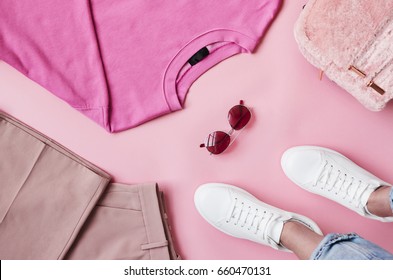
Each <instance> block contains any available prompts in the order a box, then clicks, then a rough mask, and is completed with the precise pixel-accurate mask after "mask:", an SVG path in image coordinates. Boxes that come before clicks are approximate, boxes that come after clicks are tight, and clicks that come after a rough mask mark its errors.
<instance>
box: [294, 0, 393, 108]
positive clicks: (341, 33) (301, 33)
mask: <svg viewBox="0 0 393 280" xmlns="http://www.w3.org/2000/svg"><path fill="white" fill-rule="evenodd" d="M295 38H296V41H297V43H298V45H299V48H300V51H301V52H302V53H303V55H304V56H305V57H306V59H307V60H308V61H309V62H310V63H311V64H313V65H314V66H316V67H317V68H319V69H321V70H322V71H323V72H324V73H325V74H326V76H327V77H329V78H330V79H331V80H332V81H334V82H336V83H337V84H338V85H339V86H341V87H342V88H344V89H345V90H346V91H348V92H349V93H351V94H352V95H353V96H354V97H355V98H356V99H357V100H358V101H359V102H360V103H362V104H363V105H364V106H365V107H366V108H368V109H370V110H373V111H379V110H381V109H383V108H384V107H385V105H386V103H387V102H388V101H389V100H390V99H392V98H393V0H310V1H308V3H307V5H306V6H305V7H304V10H303V11H302V13H301V15H300V17H299V19H298V20H297V22H296V25H295Z"/></svg>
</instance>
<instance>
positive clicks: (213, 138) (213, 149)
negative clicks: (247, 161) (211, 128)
mask: <svg viewBox="0 0 393 280" xmlns="http://www.w3.org/2000/svg"><path fill="white" fill-rule="evenodd" d="M230 142H231V137H230V136H229V134H227V133H225V132H222V131H215V132H213V133H210V134H209V136H208V138H207V141H206V144H205V146H206V149H207V150H208V151H209V152H210V153H212V154H215V155H217V154H221V153H222V152H223V151H225V149H226V148H228V146H229V143H230Z"/></svg>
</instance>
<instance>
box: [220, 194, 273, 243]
mask: <svg viewBox="0 0 393 280" xmlns="http://www.w3.org/2000/svg"><path fill="white" fill-rule="evenodd" d="M273 217H274V214H273V213H271V212H268V211H266V210H263V209H260V208H258V207H256V206H255V205H254V204H250V203H247V202H244V201H242V200H241V199H240V198H238V197H235V203H234V205H233V208H232V210H231V211H229V215H228V217H227V219H226V223H233V225H235V226H237V227H240V228H241V229H242V230H247V231H248V232H249V233H250V234H253V235H256V236H261V237H262V238H263V240H268V239H269V240H271V241H273V242H274V243H276V242H275V241H274V240H273V239H272V238H271V237H270V236H269V235H268V233H267V225H268V224H269V222H270V221H271V220H272V219H273Z"/></svg>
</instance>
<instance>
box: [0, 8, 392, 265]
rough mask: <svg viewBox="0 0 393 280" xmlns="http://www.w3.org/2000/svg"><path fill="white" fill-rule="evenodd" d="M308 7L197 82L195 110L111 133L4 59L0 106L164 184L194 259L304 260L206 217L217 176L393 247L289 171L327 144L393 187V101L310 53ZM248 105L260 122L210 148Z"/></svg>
mask: <svg viewBox="0 0 393 280" xmlns="http://www.w3.org/2000/svg"><path fill="white" fill-rule="evenodd" d="M302 5H303V3H300V2H298V1H284V4H283V7H282V10H281V12H280V13H279V15H278V17H277V18H276V20H275V21H274V22H273V24H272V26H271V27H270V29H269V31H268V32H267V35H266V36H265V37H264V39H263V41H262V43H261V44H260V46H259V48H258V49H257V51H256V53H255V54H252V55H250V54H242V55H237V56H235V57H232V58H230V59H228V60H226V61H224V62H222V63H220V64H219V65H217V66H215V67H214V68H212V69H211V70H209V71H208V72H207V73H205V74H204V75H203V76H202V77H200V78H199V79H198V80H197V81H196V82H195V83H194V84H193V86H192V87H191V89H190V91H189V93H188V95H187V98H186V102H185V109H184V110H181V111H178V112H176V113H173V114H170V115H167V116H164V117H161V118H159V119H156V120H154V121H151V122H149V123H146V124H144V125H142V126H139V127H137V128H134V129H131V130H128V131H125V132H122V133H119V134H115V135H111V134H109V133H107V132H106V131H105V130H104V129H102V128H101V127H99V126H98V125H96V124H95V123H93V122H92V121H90V120H89V119H87V118H86V117H84V116H83V115H82V114H80V113H78V112H77V111H75V110H74V109H72V108H71V107H70V106H68V105H67V104H66V103H64V102H63V101H60V100H59V99H57V98H56V97H54V96H53V95H51V94H50V93H48V92H47V91H46V90H44V89H43V88H42V87H40V86H38V85H37V84H35V83H34V82H32V81H30V80H28V79H27V78H25V77H24V76H23V75H21V74H20V73H18V72H17V71H16V70H14V69H12V68H11V67H10V66H8V65H7V64H5V63H3V62H0V109H1V110H4V111H5V112H7V113H9V114H11V115H13V116H14V117H16V118H18V119H20V120H21V121H23V122H25V123H27V124H28V125H30V126H32V127H33V128H35V129H37V130H39V131H41V132H42V133H44V134H46V135H48V136H49V137H51V138H53V139H54V140H56V141H58V142H60V143H61V144H63V145H64V146H66V147H67V148H69V149H71V150H72V151H74V152H76V153H78V154H80V155H81V156H82V157H84V158H86V159H87V160H89V161H91V162H92V163H94V164H96V165H98V166H100V167H102V168H103V169H105V170H106V171H108V172H109V173H111V174H113V175H114V178H115V181H117V182H125V183H140V182H149V181H154V182H158V184H159V185H160V187H161V188H162V189H163V190H164V191H165V193H166V198H167V202H168V205H167V206H168V208H169V209H168V210H169V214H170V219H171V224H172V228H173V230H174V232H173V234H174V238H175V242H176V245H177V248H178V251H179V252H180V254H181V255H182V257H183V258H184V259H296V257H295V256H294V255H293V254H290V253H283V252H279V251H275V250H273V249H271V248H269V247H265V246H261V245H258V244H255V243H252V242H249V241H246V240H239V239H235V238H233V237H230V236H227V235H225V234H223V233H221V232H219V231H217V230H216V229H214V228H213V227H211V226H210V225H209V224H208V223H207V222H205V221H204V220H203V219H202V217H201V216H200V215H199V214H198V213H197V211H196V209H195V207H194V204H193V196H194V192H195V190H196V188H197V187H198V186H199V185H201V184H203V183H207V182H224V183H228V184H233V185H236V186H239V187H242V188H244V189H245V190H247V191H249V192H251V193H252V194H254V195H255V196H256V197H258V198H260V199H262V200H264V201H265V202H267V203H270V204H272V205H275V206H277V207H281V208H284V209H286V210H289V211H293V212H298V213H300V214H302V215H306V216H308V217H310V218H312V219H313V220H314V221H316V222H317V223H318V224H319V226H320V227H321V229H322V230H323V231H324V232H325V233H327V232H357V233H358V234H360V235H361V236H363V237H365V238H367V239H369V240H371V241H373V242H374V243H376V244H378V245H380V246H382V247H384V248H385V249H387V250H388V251H390V252H393V242H392V241H393V237H392V235H391V231H392V227H393V225H392V224H389V223H385V224H384V223H380V222H377V221H373V220H368V219H365V218H363V217H360V216H358V215H357V214H355V213H353V212H351V211H349V210H347V209H346V208H344V207H342V206H340V205H337V204H336V203H334V202H332V201H329V200H327V199H324V198H322V197H318V196H315V195H313V194H310V193H307V192H305V191H303V190H302V189H300V188H299V187H297V186H295V185H294V184H293V183H292V182H290V181H289V179H288V178H286V176H285V175H284V173H283V171H282V170H281V166H280V159H281V155H282V153H283V152H284V151H285V150H286V149H287V148H289V147H292V146H295V145H320V146H325V147H328V148H332V149H335V150H337V151H339V152H341V153H343V154H344V155H346V156H348V157H350V158H351V159H352V160H354V161H355V162H356V163H358V164H359V165H361V166H362V167H364V168H366V169H368V170H369V171H371V172H372V173H374V174H375V175H377V176H378V177H380V178H382V179H383V180H385V181H388V182H393V173H392V172H391V169H392V166H393V157H392V156H391V155H392V154H393V147H392V145H391V139H392V138H393V130H392V129H391V127H392V126H391V123H392V120H393V105H392V104H389V105H388V106H387V107H386V109H385V110H384V111H382V112H378V113H375V112H371V111H368V110H366V109H364V108H363V106H362V105H360V104H359V103H358V102H357V101H356V100H355V99H354V98H353V97H352V96H350V95H349V94H348V93H346V92H345V91H343V90H341V89H340V88H338V87H337V86H336V85H335V84H334V83H332V82H330V81H329V80H327V79H324V80H322V81H319V79H318V70H316V69H315V68H313V67H312V66H311V65H310V64H308V63H307V62H306V60H305V59H304V58H303V57H302V55H301V54H300V52H299V50H298V48H297V45H296V43H295V40H294V38H293V26H294V23H295V21H296V19H297V17H298V15H299V13H300V11H301V9H302ZM240 99H243V100H245V105H247V106H250V107H251V109H252V113H253V118H252V121H251V123H250V124H249V125H248V126H247V127H246V129H245V130H244V131H243V132H242V133H241V135H240V136H239V137H238V138H237V139H236V141H235V143H234V144H233V145H232V146H231V147H230V148H229V149H228V150H227V151H226V152H225V153H224V154H222V155H219V156H210V155H209V154H208V152H207V151H206V150H204V149H200V148H199V144H200V143H202V142H203V140H204V139H205V137H206V135H207V134H208V133H209V132H211V131H214V130H229V125H228V123H227V120H226V115H227V112H228V110H229V109H230V107H231V106H233V105H235V104H237V103H238V101H239V100H240Z"/></svg>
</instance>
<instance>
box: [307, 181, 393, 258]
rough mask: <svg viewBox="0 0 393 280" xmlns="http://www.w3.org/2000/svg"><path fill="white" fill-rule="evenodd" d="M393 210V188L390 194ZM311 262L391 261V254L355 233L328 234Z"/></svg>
mask: <svg viewBox="0 0 393 280" xmlns="http://www.w3.org/2000/svg"><path fill="white" fill-rule="evenodd" d="M390 206H391V207H392V210H393V188H392V191H391V192H390ZM310 259H312V260H393V254H391V253H389V252H388V251H386V250H384V249H382V248H381V247H379V246H378V245H375V244H374V243H372V242H370V241H368V240H365V239H364V238H362V237H360V236H359V235H357V234H355V233H349V234H337V233H330V234H328V235H326V236H325V238H324V239H323V240H322V241H321V243H320V244H319V245H318V247H317V248H316V249H315V250H314V252H313V253H312V255H311V257H310Z"/></svg>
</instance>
